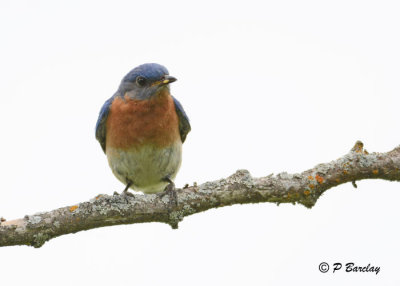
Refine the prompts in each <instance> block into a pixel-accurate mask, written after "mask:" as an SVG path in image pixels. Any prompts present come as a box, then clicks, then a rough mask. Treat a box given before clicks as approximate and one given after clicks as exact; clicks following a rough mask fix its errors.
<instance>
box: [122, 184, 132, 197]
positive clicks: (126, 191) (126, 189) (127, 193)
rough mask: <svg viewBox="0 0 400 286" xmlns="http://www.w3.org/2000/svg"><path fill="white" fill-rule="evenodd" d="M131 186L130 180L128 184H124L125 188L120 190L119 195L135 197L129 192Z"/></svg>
mask: <svg viewBox="0 0 400 286" xmlns="http://www.w3.org/2000/svg"><path fill="white" fill-rule="evenodd" d="M130 186H132V182H128V184H126V187H125V189H124V190H123V191H122V193H121V196H128V197H133V198H134V197H135V195H134V194H132V193H131V192H129V191H128V190H129V187H130Z"/></svg>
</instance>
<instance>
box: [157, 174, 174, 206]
mask: <svg viewBox="0 0 400 286" xmlns="http://www.w3.org/2000/svg"><path fill="white" fill-rule="evenodd" d="M165 180H166V181H167V182H169V184H168V185H167V186H166V187H165V189H164V191H163V192H162V193H159V194H158V195H159V197H160V198H163V197H164V196H165V195H168V197H169V207H170V208H174V207H176V206H177V205H178V195H177V193H176V190H175V184H174V182H172V180H171V179H170V178H166V179H165Z"/></svg>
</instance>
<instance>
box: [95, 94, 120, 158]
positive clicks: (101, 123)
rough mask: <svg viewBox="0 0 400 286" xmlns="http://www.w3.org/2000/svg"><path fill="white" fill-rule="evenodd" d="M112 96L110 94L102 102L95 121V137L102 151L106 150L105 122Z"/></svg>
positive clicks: (112, 99)
mask: <svg viewBox="0 0 400 286" xmlns="http://www.w3.org/2000/svg"><path fill="white" fill-rule="evenodd" d="M114 98H115V96H112V97H110V98H109V99H108V100H106V102H104V104H103V107H102V108H101V110H100V113H99V118H98V119H97V123H96V139H97V140H98V141H99V142H100V145H101V148H103V151H104V153H105V152H106V122H107V118H108V113H109V112H110V107H111V103H112V102H113V101H114Z"/></svg>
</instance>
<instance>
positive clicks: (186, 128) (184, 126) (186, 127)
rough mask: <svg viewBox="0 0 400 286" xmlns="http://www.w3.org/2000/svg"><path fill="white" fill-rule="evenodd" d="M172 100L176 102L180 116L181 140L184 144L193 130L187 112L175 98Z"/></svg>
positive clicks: (176, 108)
mask: <svg viewBox="0 0 400 286" xmlns="http://www.w3.org/2000/svg"><path fill="white" fill-rule="evenodd" d="M172 99H173V100H174V103H175V110H176V113H177V114H178V118H179V134H180V135H181V140H182V143H183V142H185V139H186V135H187V134H188V133H189V132H190V130H191V129H192V128H191V127H190V123H189V118H188V117H187V115H186V112H185V110H183V107H182V105H181V103H180V102H179V101H178V100H177V99H176V98H175V97H173V96H172Z"/></svg>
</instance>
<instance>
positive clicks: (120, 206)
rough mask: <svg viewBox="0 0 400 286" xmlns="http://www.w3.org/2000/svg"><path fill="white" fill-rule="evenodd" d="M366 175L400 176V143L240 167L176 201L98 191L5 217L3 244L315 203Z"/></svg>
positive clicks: (186, 191)
mask: <svg viewBox="0 0 400 286" xmlns="http://www.w3.org/2000/svg"><path fill="white" fill-rule="evenodd" d="M363 179H384V180H390V181H400V146H399V147H396V148H395V149H393V150H392V151H390V152H387V153H371V154H369V153H368V152H367V151H366V150H364V149H363V143H361V142H360V141H357V142H356V144H355V145H354V147H353V148H352V149H351V150H350V152H349V153H348V154H346V155H344V156H343V157H341V158H339V159H337V160H335V161H331V162H329V163H325V164H319V165H317V166H315V167H314V168H312V169H309V170H307V171H304V172H302V173H300V174H288V173H280V174H278V175H276V176H273V175H272V174H271V175H269V176H266V177H261V178H252V177H251V175H250V173H249V172H248V171H246V170H239V171H237V172H236V173H235V174H233V175H231V176H230V177H228V178H226V179H221V180H218V181H213V182H207V183H204V184H202V185H199V186H197V185H196V184H195V185H194V186H190V187H189V186H187V187H184V188H183V189H178V190H177V204H176V205H174V206H173V205H172V204H171V203H170V198H169V196H168V195H165V196H160V195H138V194H135V195H132V196H129V195H122V194H121V195H118V194H114V195H113V196H109V195H98V196H97V197H95V198H94V199H92V200H90V201H88V202H83V203H80V204H77V205H74V206H68V207H63V208H59V209H56V210H53V211H50V212H44V213H37V214H34V215H29V216H28V215H27V216H25V217H24V218H21V219H17V220H12V221H2V222H1V223H0V246H9V245H31V246H34V247H41V246H42V245H43V244H44V243H45V242H46V241H48V240H50V239H52V238H55V237H58V236H61V235H64V234H68V233H75V232H78V231H81V230H88V229H92V228H97V227H103V226H109V225H119V224H132V223H142V222H164V223H167V224H169V225H171V226H172V228H177V227H178V223H179V222H180V221H181V220H182V219H183V218H184V217H185V216H188V215H191V214H195V213H199V212H202V211H205V210H208V209H211V208H217V207H223V206H229V205H234V204H247V203H260V202H274V203H278V204H280V203H293V204H295V203H300V204H303V205H304V206H306V207H308V208H311V207H312V206H314V204H315V203H316V201H317V200H318V198H319V197H320V196H321V195H322V194H323V193H324V192H325V191H326V190H328V189H329V188H332V187H334V186H337V185H340V184H344V183H347V182H352V183H353V186H355V187H356V186H357V185H356V184H355V181H356V180H357V181H358V180H363Z"/></svg>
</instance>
